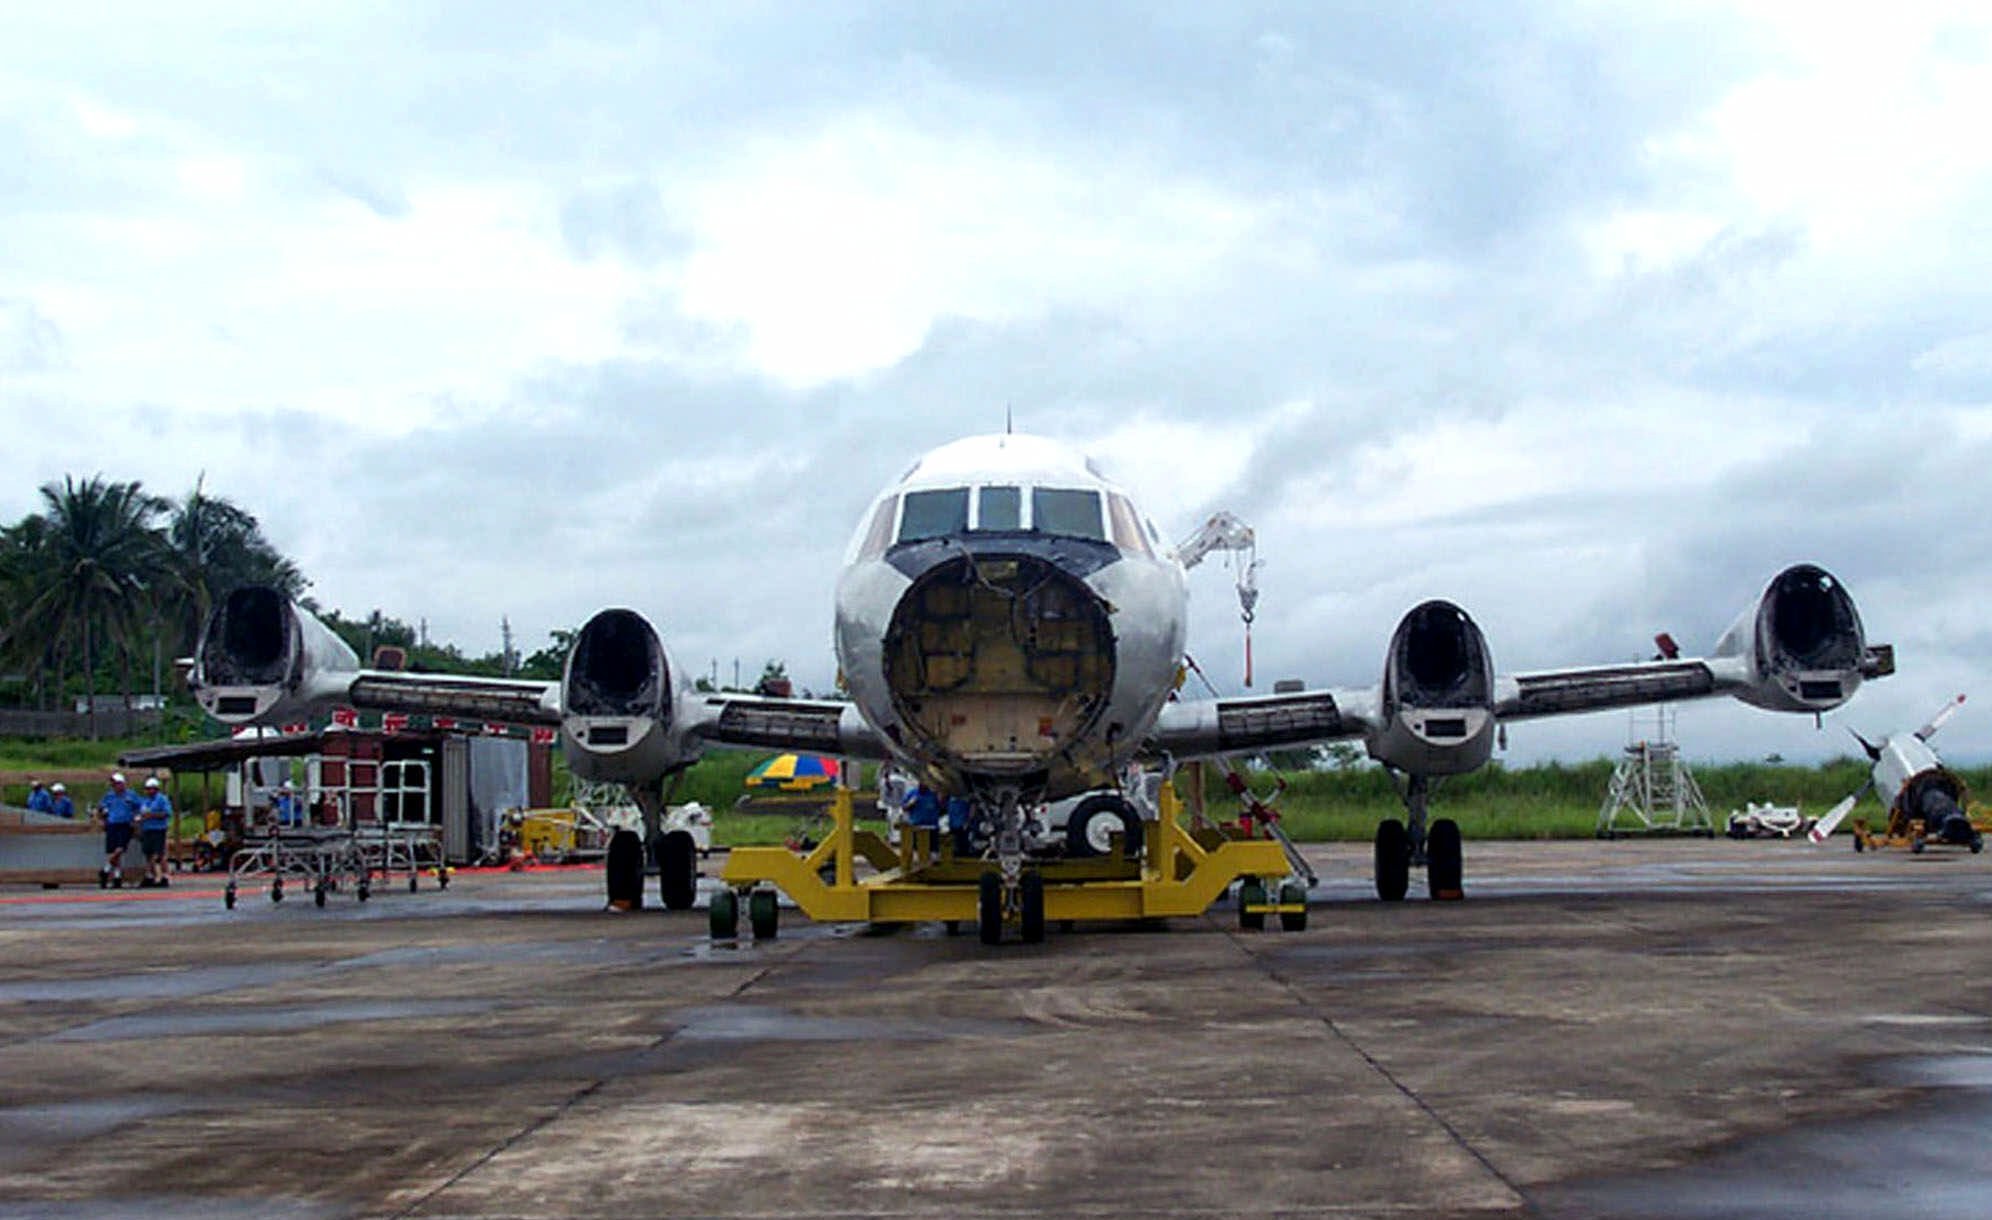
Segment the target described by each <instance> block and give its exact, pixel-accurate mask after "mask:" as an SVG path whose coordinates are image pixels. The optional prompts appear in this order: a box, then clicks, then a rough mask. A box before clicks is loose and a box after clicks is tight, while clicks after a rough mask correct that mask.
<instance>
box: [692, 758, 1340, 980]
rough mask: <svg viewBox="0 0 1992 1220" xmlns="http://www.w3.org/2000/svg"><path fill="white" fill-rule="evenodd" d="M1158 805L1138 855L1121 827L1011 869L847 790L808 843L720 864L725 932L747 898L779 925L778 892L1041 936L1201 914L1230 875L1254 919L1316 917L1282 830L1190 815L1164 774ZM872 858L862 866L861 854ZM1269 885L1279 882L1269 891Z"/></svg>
mask: <svg viewBox="0 0 1992 1220" xmlns="http://www.w3.org/2000/svg"><path fill="white" fill-rule="evenodd" d="M1159 813H1160V816H1159V817H1158V818H1156V819H1155V820H1153V821H1144V822H1142V827H1143V837H1144V842H1143V843H1142V845H1141V849H1140V851H1139V852H1138V853H1137V854H1136V855H1135V856H1134V857H1132V858H1130V857H1129V855H1128V854H1127V853H1126V852H1125V850H1124V848H1125V844H1123V843H1121V842H1120V836H1119V835H1118V834H1116V835H1115V836H1114V839H1115V844H1116V846H1115V849H1114V851H1113V852H1111V853H1109V854H1108V855H1106V856H1100V857H1093V858H1090V859H1083V860H1042V861H1039V860H1029V861H1026V862H1025V864H1024V866H1023V870H1022V872H1021V873H1020V874H1019V875H1018V876H1017V877H1016V878H1014V880H1008V881H1006V879H1005V878H1004V877H1003V875H1002V873H1001V871H1000V869H999V866H998V865H997V863H996V862H995V861H993V860H984V859H971V858H962V857H957V856H956V855H955V854H954V845H953V839H952V837H951V836H949V835H945V834H936V833H935V832H934V831H932V830H928V829H922V828H916V827H904V828H902V829H901V832H900V843H899V846H897V847H894V846H892V845H891V844H889V843H887V842H886V841H885V840H884V839H883V838H881V837H880V836H878V835H877V834H875V833H873V832H872V831H869V830H861V829H858V828H857V827H856V825H855V819H854V815H853V813H852V808H851V794H850V791H849V790H848V789H839V790H838V792H837V795H836V797H835V800H834V801H833V803H832V805H831V830H830V833H829V835H828V836H826V837H825V838H824V840H823V841H822V842H821V843H818V844H816V845H815V846H814V847H812V848H810V849H809V850H808V851H794V850H790V849H788V848H785V847H736V848H734V849H733V850H732V852H731V853H730V854H729V856H728V859H727V863H726V868H725V870H724V871H723V872H722V873H721V878H720V879H721V882H722V884H723V886H724V887H725V888H723V889H721V890H720V891H719V892H718V893H716V894H715V895H714V896H713V902H712V932H713V936H714V937H715V938H716V939H726V938H731V937H733V936H735V935H736V934H737V929H738V919H739V913H740V907H741V906H742V905H745V906H746V907H747V908H748V914H749V918H750V921H751V924H752V928H753V932H754V935H755V937H756V938H761V939H765V938H767V937H771V936H773V935H774V934H775V929H776V921H777V906H776V895H775V891H776V890H780V891H781V892H782V893H784V894H787V895H788V897H789V899H790V900H791V901H793V902H794V903H795V905H796V906H797V907H798V908H799V909H800V910H801V911H802V913H803V914H805V915H807V916H809V917H810V918H811V919H812V920H816V921H818V922H832V923H836V922H846V923H852V922H856V923H864V922H868V923H881V924H890V923H914V922H923V921H930V920H938V921H941V922H943V923H946V924H947V925H948V926H949V928H950V929H951V930H952V929H955V928H958V927H959V925H960V924H962V923H964V922H973V923H975V924H976V926H977V929H978V931H979V932H980V933H981V936H982V939H983V941H984V942H985V943H989V944H994V943H997V942H999V941H1000V940H1001V939H1002V936H1003V929H1004V928H1005V927H1006V926H1012V927H1015V928H1017V929H1018V934H1019V936H1020V938H1021V939H1022V940H1024V941H1026V942H1035V941H1039V940H1042V939H1043V938H1044V927H1045V922H1046V921H1047V920H1059V921H1074V920H1081V919H1087V920H1148V919H1161V918H1166V917H1169V916H1183V915H1201V914H1202V913H1203V912H1204V911H1205V910H1207V909H1208V908H1209V907H1210V905H1211V904H1212V903H1214V902H1216V901H1217V900H1218V899H1219V898H1220V897H1222V896H1223V895H1224V894H1225V892H1226V891H1227V890H1228V889H1229V888H1230V887H1231V885H1232V883H1233V882H1241V884H1240V887H1239V898H1240V907H1239V916H1240V922H1241V924H1242V925H1243V926H1245V927H1248V928H1250V927H1263V926H1264V922H1265V917H1266V915H1268V914H1277V915H1278V916H1279V917H1280V921H1281V925H1282V926H1283V927H1286V928H1290V929H1292V928H1299V927H1302V926H1304V925H1305V921H1306V918H1307V903H1306V899H1307V891H1306V888H1305V887H1304V886H1303V885H1301V884H1300V883H1299V882H1298V881H1295V880H1291V879H1289V878H1290V874H1291V872H1292V868H1291V865H1290V864H1289V861H1288V858H1287V854H1286V849H1285V848H1284V847H1283V846H1282V845H1281V844H1280V843H1279V842H1278V841H1277V840H1274V839H1269V838H1268V839H1257V838H1240V837H1236V836H1235V835H1233V834H1231V833H1229V832H1227V831H1225V830H1221V829H1218V828H1216V827H1212V826H1203V827H1199V828H1197V829H1195V830H1192V829H1189V828H1187V827H1185V826H1183V825H1182V824H1181V816H1182V809H1181V806H1180V805H1179V803H1178V802H1177V800H1176V795H1175V792H1174V790H1173V789H1172V788H1171V787H1170V786H1169V785H1167V784H1164V785H1163V786H1162V790H1161V795H1160V810H1159ZM860 860H863V861H864V863H865V864H867V865H868V866H869V868H870V871H869V872H868V873H866V874H865V875H864V876H860V875H859V868H858V863H859V861H860ZM1268 885H1271V886H1273V888H1272V889H1271V890H1268V888H1267V887H1268Z"/></svg>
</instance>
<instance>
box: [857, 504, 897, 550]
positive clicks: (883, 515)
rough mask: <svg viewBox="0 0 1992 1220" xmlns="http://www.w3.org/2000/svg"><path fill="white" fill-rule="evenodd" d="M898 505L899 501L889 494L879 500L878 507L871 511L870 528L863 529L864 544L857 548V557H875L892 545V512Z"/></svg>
mask: <svg viewBox="0 0 1992 1220" xmlns="http://www.w3.org/2000/svg"><path fill="white" fill-rule="evenodd" d="M898 507H899V501H898V500H895V499H893V498H892V497H891V496H887V497H886V498H885V499H883V500H880V501H879V504H878V509H877V510H876V511H875V512H873V513H872V519H871V528H869V529H867V530H866V531H865V541H864V545H862V546H860V547H859V548H858V558H859V559H877V558H878V557H879V556H880V555H883V554H885V548H886V547H888V546H891V545H892V514H893V512H894V511H895V510H897V509H898Z"/></svg>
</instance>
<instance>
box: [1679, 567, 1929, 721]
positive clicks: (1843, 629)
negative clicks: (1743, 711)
mask: <svg viewBox="0 0 1992 1220" xmlns="http://www.w3.org/2000/svg"><path fill="white" fill-rule="evenodd" d="M1714 655H1715V656H1716V657H1718V658H1723V657H1729V658H1735V659H1737V660H1739V661H1741V662H1742V663H1743V664H1744V665H1745V666H1746V667H1747V671H1746V674H1745V682H1744V685H1743V686H1742V687H1741V688H1740V689H1738V690H1737V691H1736V692H1735V694H1736V697H1737V698H1738V699H1741V700H1742V701H1743V702H1745V703H1748V704H1750V705H1752V706H1754V707H1761V708H1764V709H1766V710H1769V711H1774V712H1824V711H1830V710H1832V709H1833V708H1836V707H1838V706H1840V705H1841V704H1842V703H1845V702H1846V701H1847V700H1848V699H1850V698H1852V697H1853V694H1854V692H1855V691H1857V690H1859V689H1860V685H1861V680H1862V679H1863V678H1874V677H1880V676H1883V675H1885V674H1888V673H1892V672H1894V669H1895V659H1894V654H1893V652H1892V651H1891V650H1889V649H1886V648H1876V649H1870V648H1869V647H1868V646H1867V637H1866V635H1865V634H1864V633H1863V632H1862V630H1861V616H1860V612H1859V611H1857V610H1856V609H1855V608H1854V599H1853V597H1852V596H1851V595H1849V594H1848V592H1847V589H1846V586H1844V585H1842V584H1841V583H1840V582H1839V581H1838V580H1836V579H1834V577H1833V575H1832V574H1831V573H1830V572H1828V571H1826V570H1825V569H1824V568H1821V567H1817V566H1815V565H1813V564H1809V563H1802V564H1796V565H1794V566H1792V567H1789V568H1786V569H1785V570H1784V571H1782V572H1780V573H1778V574H1777V576H1776V577H1774V578H1773V579H1772V580H1771V583H1770V584H1769V585H1767V586H1766V587H1765V589H1764V593H1763V596H1761V597H1759V598H1758V599H1757V602H1756V604H1755V605H1752V606H1749V607H1747V608H1746V609H1745V610H1744V611H1743V613H1742V614H1741V615H1739V616H1738V617H1737V619H1736V622H1735V623H1734V624H1733V625H1732V626H1731V627H1730V628H1729V630H1728V631H1726V632H1724V633H1723V635H1722V638H1721V639H1720V640H1718V641H1717V642H1716V645H1715V654H1714Z"/></svg>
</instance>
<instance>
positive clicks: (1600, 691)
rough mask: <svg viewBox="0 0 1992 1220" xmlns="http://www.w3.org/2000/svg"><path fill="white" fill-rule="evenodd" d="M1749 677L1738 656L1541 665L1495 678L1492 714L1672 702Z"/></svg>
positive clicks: (1511, 716) (1528, 716)
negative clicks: (1531, 670) (1576, 665)
mask: <svg viewBox="0 0 1992 1220" xmlns="http://www.w3.org/2000/svg"><path fill="white" fill-rule="evenodd" d="M1751 680H1752V676H1751V673H1750V667H1749V665H1748V664H1747V663H1746V662H1745V661H1744V660H1743V659H1742V658H1741V657H1716V658H1712V659H1710V658H1702V657H1692V658H1686V659H1680V660H1671V661H1638V662H1633V663H1630V664H1623V665H1594V666H1587V667H1584V668H1581V669H1545V670H1540V671H1537V672H1534V673H1524V674H1512V675H1504V676H1502V677H1500V678H1497V679H1496V680H1495V683H1494V715H1495V718H1496V719H1499V720H1532V719H1534V718H1536V717H1539V716H1561V715H1566V714H1568V713H1572V712H1597V711H1605V710H1608V709H1611V708H1618V707H1638V706H1641V705H1643V704H1648V703H1672V702H1675V701H1676V700H1680V699H1699V698H1702V697H1703V696H1706V695H1719V694H1725V693H1727V692H1729V691H1734V690H1743V689H1745V688H1747V687H1748V686H1750V684H1751Z"/></svg>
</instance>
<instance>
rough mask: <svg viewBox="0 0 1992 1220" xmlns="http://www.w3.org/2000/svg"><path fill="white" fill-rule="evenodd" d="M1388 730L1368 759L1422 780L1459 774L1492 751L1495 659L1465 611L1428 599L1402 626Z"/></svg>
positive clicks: (1394, 648)
mask: <svg viewBox="0 0 1992 1220" xmlns="http://www.w3.org/2000/svg"><path fill="white" fill-rule="evenodd" d="M1383 713H1384V726H1383V731H1382V732H1381V733H1379V734H1377V735H1376V737H1375V738H1373V739H1372V740H1371V741H1370V742H1369V752H1370V756H1371V757H1373V758H1375V759H1376V760H1377V761H1379V762H1381V763H1384V764H1385V765H1387V766H1392V767H1396V768H1398V769H1399V770H1403V771H1411V772H1416V773H1418V774H1421V775H1456V774H1459V773H1460V772H1464V771H1471V770H1473V769H1474V768H1476V767H1478V766H1480V765H1481V764H1483V763H1485V762H1486V761H1487V759H1488V758H1489V757H1490V756H1491V755H1492V754H1493V752H1494V732H1495V723H1494V662H1493V659H1492V658H1491V657H1490V656H1489V654H1488V651H1487V638H1486V637H1485V636H1484V635H1482V634H1481V631H1480V628H1479V626H1477V625H1476V624H1475V623H1474V621H1473V619H1472V618H1470V617H1469V616H1468V615H1467V613H1466V611H1464V610H1462V609H1460V608H1459V607H1458V606H1455V605H1453V604H1452V603H1451V602H1447V601H1429V602H1425V603H1424V604H1423V605H1420V606H1418V607H1416V608H1415V609H1413V610H1412V611H1411V612H1410V613H1409V614H1406V615H1405V616H1404V618H1403V619H1402V620H1401V621H1399V623H1398V624H1397V631H1396V633H1395V634H1393V635H1392V636H1391V637H1390V651H1389V652H1388V653H1387V654H1386V655H1385V657H1384V663H1383Z"/></svg>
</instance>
